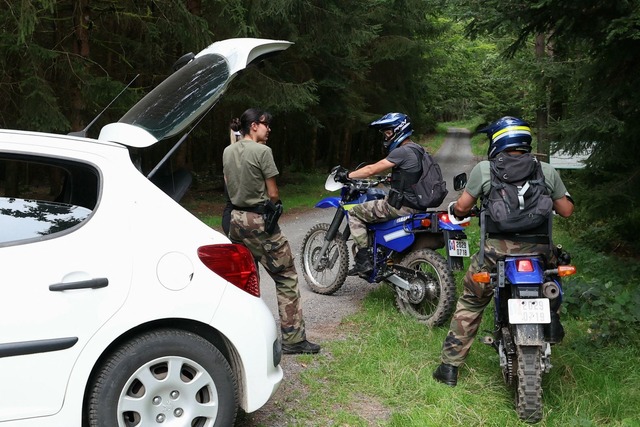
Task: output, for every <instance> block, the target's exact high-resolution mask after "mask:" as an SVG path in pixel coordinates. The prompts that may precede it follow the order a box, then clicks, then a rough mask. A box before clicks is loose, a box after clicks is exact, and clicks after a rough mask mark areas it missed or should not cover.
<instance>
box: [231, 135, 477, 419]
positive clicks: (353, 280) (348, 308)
mask: <svg viewBox="0 0 640 427" xmlns="http://www.w3.org/2000/svg"><path fill="white" fill-rule="evenodd" d="M434 157H435V159H436V160H437V161H438V164H439V165H440V168H441V169H442V174H443V177H444V179H445V180H446V182H447V188H448V189H449V195H448V196H447V199H446V200H445V202H444V203H443V205H442V207H441V208H442V209H444V208H445V207H446V206H447V205H448V203H449V201H451V200H455V199H456V198H457V196H458V192H456V191H454V190H453V177H454V176H455V175H457V174H458V173H461V172H467V174H468V173H469V172H470V170H471V168H472V167H473V165H474V164H475V162H476V161H475V160H474V157H473V155H472V154H471V147H470V144H469V133H468V131H467V130H466V129H449V134H448V136H447V138H446V139H445V142H444V143H443V145H442V147H441V148H440V150H439V151H438V153H436V155H435V156H434ZM334 213H335V211H334V210H333V209H312V210H309V211H305V212H301V213H295V214H286V213H285V215H283V217H282V218H281V219H280V227H281V229H282V231H283V232H284V234H285V236H287V238H288V239H289V243H290V245H291V250H292V251H293V253H294V256H295V258H296V266H297V268H298V277H299V286H300V292H301V294H302V304H303V315H304V318H305V323H306V327H307V336H308V338H309V340H310V341H313V342H317V343H319V344H321V345H322V342H323V341H326V340H331V339H333V338H335V337H337V336H339V330H338V328H339V325H340V322H341V321H342V319H343V318H344V317H345V316H347V315H350V314H353V313H355V312H357V311H358V309H359V308H360V302H361V301H362V299H363V298H364V297H365V296H366V295H367V294H368V293H369V291H371V290H372V289H373V288H374V287H375V286H379V285H371V284H368V283H366V282H365V281H364V280H361V279H359V278H357V277H347V280H346V282H345V284H344V285H343V286H342V288H340V290H338V291H337V292H336V293H335V294H333V295H319V294H315V293H313V292H312V291H311V289H310V288H309V287H308V286H307V284H306V282H305V280H304V278H303V276H302V273H301V271H302V270H301V266H300V246H301V244H302V239H303V238H304V236H305V234H306V233H307V231H308V230H309V229H310V228H311V227H312V226H313V225H315V224H317V223H321V222H326V223H330V222H331V219H332V218H333V215H334ZM348 246H349V248H350V247H351V245H350V244H349V245H348ZM260 280H261V283H262V286H261V293H262V298H263V299H264V301H265V302H266V303H267V305H268V306H269V308H270V309H271V311H272V313H273V315H274V318H275V319H276V321H278V320H279V317H278V309H277V305H276V296H275V286H274V285H273V280H271V278H270V277H269V276H268V275H267V274H266V273H265V271H264V269H263V268H262V267H260ZM282 367H283V369H284V376H285V377H284V380H283V382H282V384H281V386H280V388H279V389H278V391H277V393H276V395H275V396H274V397H273V398H272V399H271V401H270V402H269V403H267V405H265V406H264V407H263V408H261V409H260V410H258V411H256V412H254V413H252V414H246V415H242V416H240V417H239V420H238V422H237V423H236V425H237V426H256V427H257V426H269V427H272V426H286V425H290V423H291V420H288V419H287V416H286V414H285V412H284V411H283V408H281V407H280V406H281V404H282V402H283V401H285V402H286V401H287V400H288V399H287V394H290V393H291V392H292V391H294V390H295V389H296V388H297V387H299V381H298V378H297V377H298V373H299V372H300V371H301V370H302V369H304V366H302V365H300V364H299V363H297V362H296V357H295V356H284V357H283V362H282ZM321 424H322V423H320V424H319V425H321Z"/></svg>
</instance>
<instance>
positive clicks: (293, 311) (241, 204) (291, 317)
mask: <svg viewBox="0 0 640 427" xmlns="http://www.w3.org/2000/svg"><path fill="white" fill-rule="evenodd" d="M270 121H271V115H270V114H269V113H267V112H265V111H261V110H258V109H255V108H250V109H248V110H247V111H245V112H244V113H243V114H242V116H241V117H240V133H241V134H242V136H243V138H242V139H241V140H240V141H238V142H236V143H234V144H231V145H229V146H228V147H226V148H225V150H224V153H223V155H222V164H223V172H224V178H225V183H226V186H227V190H228V194H229V198H230V200H231V204H232V207H233V210H232V211H231V219H230V223H229V239H230V240H231V241H232V242H234V243H242V244H244V245H245V246H246V247H247V248H248V249H249V250H250V251H251V253H252V254H253V257H254V258H255V260H256V263H258V262H259V263H260V264H262V266H263V267H264V268H265V270H266V271H267V273H268V274H269V276H271V278H272V279H273V280H274V282H275V284H276V295H277V299H278V314H279V316H280V331H281V333H282V352H283V353H284V354H299V353H318V352H319V351H320V346H319V345H317V344H314V343H311V342H309V341H308V340H307V337H306V330H305V324H304V319H303V316H302V304H301V298H300V290H299V288H298V274H297V272H296V268H295V265H294V259H293V254H292V253H291V248H290V246H289V241H288V240H287V238H286V237H285V236H284V235H283V234H282V232H281V230H280V227H279V226H278V225H276V226H275V229H274V230H273V232H272V233H271V234H269V233H268V232H267V231H266V230H265V220H264V217H263V214H264V204H265V202H266V201H267V200H271V201H272V202H274V203H276V204H278V203H280V196H279V191H278V186H277V184H276V176H277V175H278V169H277V167H276V164H275V162H274V160H273V154H272V152H271V148H270V147H268V146H267V145H266V144H265V143H266V141H267V139H268V137H269V131H270V128H269V123H270Z"/></svg>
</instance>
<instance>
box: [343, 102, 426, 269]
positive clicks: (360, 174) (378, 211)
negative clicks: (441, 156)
mask: <svg viewBox="0 0 640 427" xmlns="http://www.w3.org/2000/svg"><path fill="white" fill-rule="evenodd" d="M370 126H371V127H373V128H375V129H377V130H378V131H380V132H381V133H382V134H383V135H384V142H383V144H384V148H385V149H386V150H387V152H388V153H389V154H388V155H387V157H385V158H384V159H382V160H380V161H378V162H377V163H374V164H372V165H367V166H364V167H362V168H360V169H358V170H355V171H352V172H349V171H348V170H346V169H344V168H340V169H338V170H337V171H336V174H335V180H336V181H337V182H344V181H346V180H347V179H363V178H368V177H369V176H371V175H376V174H379V173H381V172H383V171H386V170H388V169H391V170H392V172H391V191H390V192H389V196H388V197H385V198H384V199H382V200H372V201H369V202H366V203H361V204H359V205H357V206H355V207H353V208H352V209H351V210H350V211H349V228H350V229H351V235H352V236H353V241H354V242H355V244H356V245H357V246H358V252H357V253H356V254H355V257H354V258H355V259H354V261H355V265H354V267H353V269H351V270H350V271H349V275H352V276H355V275H361V276H364V277H366V276H367V275H368V274H369V273H370V272H371V270H372V269H373V263H372V261H371V260H372V254H371V252H370V250H369V241H368V240H369V239H368V235H367V226H366V223H375V222H383V221H387V220H390V219H393V218H398V217H401V216H405V215H410V214H413V213H416V212H418V211H419V209H418V208H417V204H416V195H415V192H414V191H413V190H412V189H411V185H414V184H415V183H416V182H417V181H418V179H420V174H421V162H420V160H419V159H418V158H417V156H416V154H415V149H412V148H410V146H411V145H413V146H415V147H418V149H419V150H424V148H422V147H421V146H420V145H418V144H416V143H415V142H413V141H411V140H410V139H409V137H410V136H411V134H412V133H413V128H412V126H411V120H410V119H409V117H408V116H407V115H405V114H402V113H388V114H386V115H384V116H382V117H381V118H379V119H378V120H375V121H373V122H371V125H370Z"/></svg>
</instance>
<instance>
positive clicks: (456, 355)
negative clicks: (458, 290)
mask: <svg viewBox="0 0 640 427" xmlns="http://www.w3.org/2000/svg"><path fill="white" fill-rule="evenodd" d="M479 132H483V133H486V134H487V135H488V136H489V142H490V144H489V153H488V154H489V158H490V159H491V158H493V157H495V156H496V155H497V154H498V153H500V152H502V151H505V152H506V153H508V154H510V155H519V154H521V153H523V152H530V151H531V130H530V128H529V125H528V124H527V123H526V122H524V121H523V120H521V119H517V118H514V117H503V118H501V119H500V120H497V121H496V122H494V123H492V124H490V125H489V126H487V127H486V128H484V129H482V130H480V131H479ZM489 165H490V164H489V161H487V160H485V161H482V162H480V163H478V164H477V165H476V166H475V167H474V168H473V170H472V171H471V173H470V174H469V181H468V183H467V186H466V188H465V190H464V191H463V193H462V194H461V195H460V197H459V198H458V200H457V202H456V204H455V205H454V206H453V213H454V215H455V216H456V217H465V216H466V215H467V214H468V213H469V212H470V211H471V208H472V207H473V206H475V204H476V201H477V199H478V198H479V197H483V196H487V195H488V194H489V190H490V188H491V174H490V169H489ZM541 166H542V172H543V174H544V176H545V184H546V187H547V190H548V191H549V194H550V195H551V199H552V200H553V208H554V210H555V211H556V213H558V214H559V215H560V216H563V217H568V216H570V215H571V214H572V213H573V201H572V200H571V196H570V195H569V193H568V192H567V189H566V187H565V186H564V184H563V182H562V179H561V178H560V175H559V174H558V172H557V171H556V170H555V169H553V167H551V165H549V164H548V163H544V162H541ZM508 237H509V239H505V238H500V239H495V238H491V235H490V234H489V236H488V238H486V239H485V245H484V256H483V259H481V258H480V253H477V254H475V255H474V256H473V257H472V258H471V264H470V265H469V270H468V271H467V273H466V275H465V277H464V292H463V294H462V296H461V297H460V298H459V299H458V304H457V306H456V311H455V313H454V314H453V318H452V319H451V325H450V326H449V332H448V334H447V336H446V338H445V340H444V343H443V345H442V353H441V364H440V365H439V366H438V368H437V369H436V370H435V371H434V373H433V378H434V379H435V380H437V381H439V382H442V383H444V384H447V385H449V386H455V385H456V384H457V381H458V367H459V366H461V365H462V364H463V363H464V361H465V359H466V357H467V355H468V353H469V349H470V347H471V344H472V343H473V340H474V338H475V336H476V334H477V333H478V328H479V326H480V322H481V321H482V313H483V311H484V309H485V307H486V306H487V305H488V304H489V303H490V302H491V300H492V298H493V288H492V287H491V285H490V284H488V283H477V282H474V281H473V278H472V277H473V274H474V273H477V272H480V271H489V272H490V271H491V270H492V269H493V268H494V266H495V265H496V263H497V261H498V259H499V258H501V257H504V256H505V255H511V254H547V255H548V256H549V257H550V259H551V257H552V254H550V253H549V252H550V245H549V242H548V239H547V241H546V242H543V243H538V242H532V241H531V240H529V239H527V238H526V237H524V236H523V237H522V239H521V240H519V238H520V236H519V235H516V234H514V235H513V236H508Z"/></svg>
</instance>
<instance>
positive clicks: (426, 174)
mask: <svg viewBox="0 0 640 427" xmlns="http://www.w3.org/2000/svg"><path fill="white" fill-rule="evenodd" d="M409 147H410V148H411V149H412V150H413V152H414V153H416V156H417V157H418V163H420V159H422V162H421V166H422V173H421V175H420V179H418V182H416V183H415V184H413V185H412V186H411V189H412V190H413V191H414V193H415V194H416V200H417V206H416V208H417V209H422V210H424V209H427V208H435V207H438V206H440V205H441V204H442V202H443V201H444V198H445V197H447V194H448V193H449V192H448V191H447V183H446V182H445V181H444V179H442V172H441V171H440V165H438V163H436V162H435V160H433V157H431V155H430V154H429V153H427V150H425V149H421V148H422V147H416V146H413V145H410V146H409Z"/></svg>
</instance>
